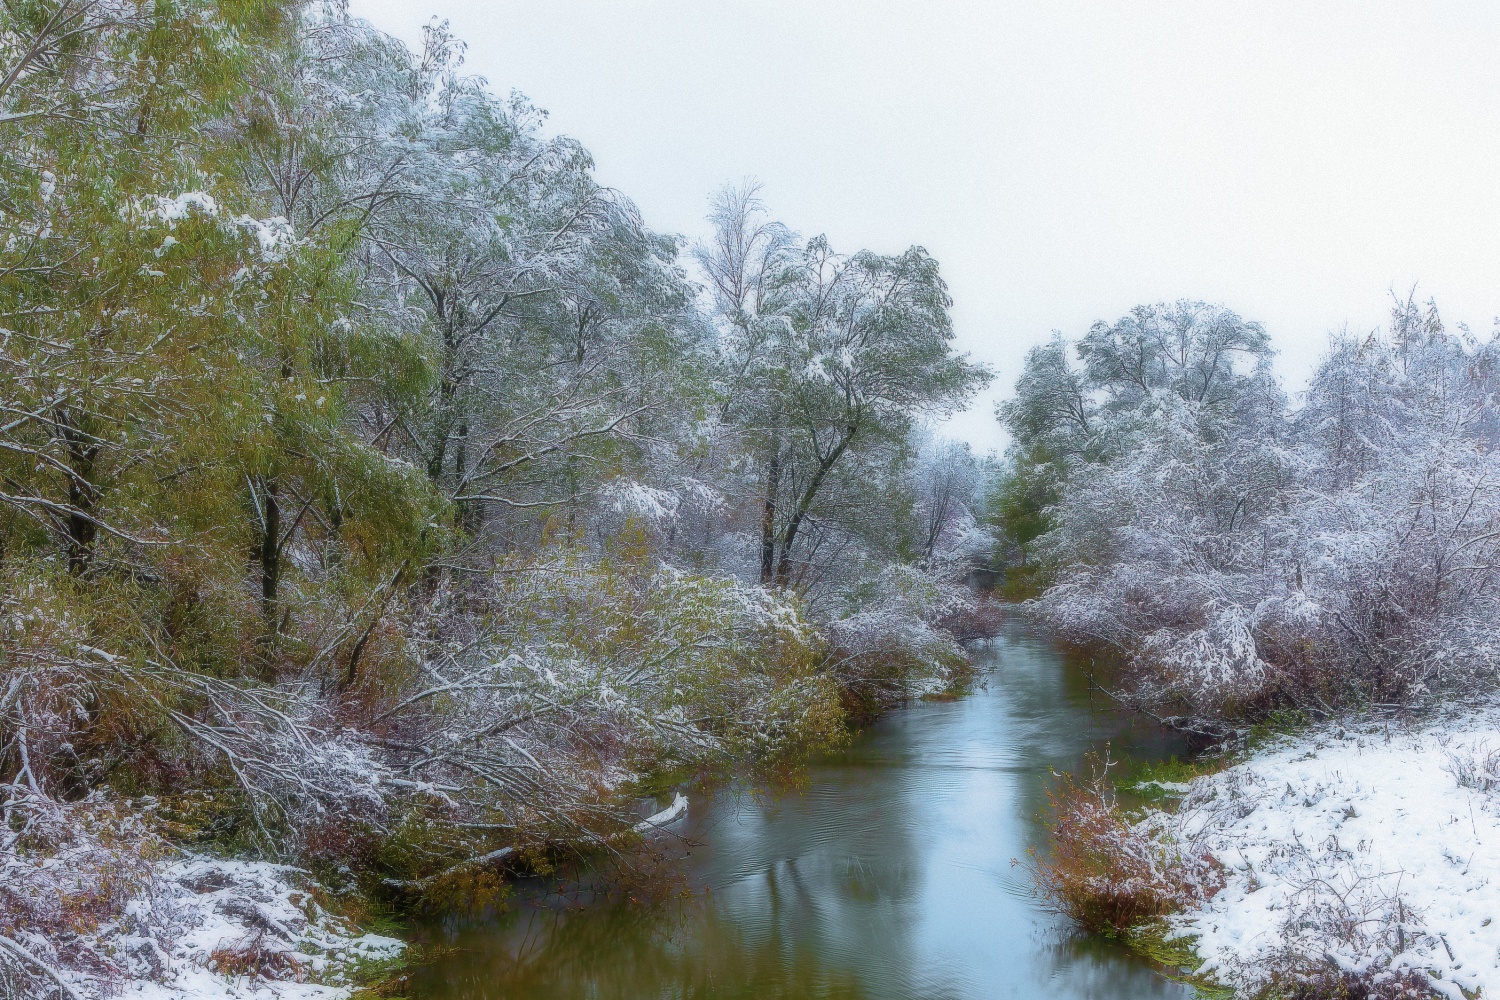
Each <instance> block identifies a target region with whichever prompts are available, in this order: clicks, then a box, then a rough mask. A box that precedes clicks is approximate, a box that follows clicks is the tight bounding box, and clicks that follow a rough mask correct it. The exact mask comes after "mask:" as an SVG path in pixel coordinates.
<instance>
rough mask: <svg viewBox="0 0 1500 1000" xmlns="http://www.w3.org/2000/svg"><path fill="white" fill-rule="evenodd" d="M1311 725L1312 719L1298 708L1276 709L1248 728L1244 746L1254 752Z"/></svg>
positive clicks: (1294, 734)
mask: <svg viewBox="0 0 1500 1000" xmlns="http://www.w3.org/2000/svg"><path fill="white" fill-rule="evenodd" d="M1311 725H1312V719H1310V718H1309V717H1308V715H1307V713H1306V712H1304V711H1302V710H1301V709H1300V708H1282V709H1276V710H1275V711H1272V712H1270V713H1269V714H1267V715H1266V717H1265V718H1264V719H1262V720H1260V721H1259V722H1257V723H1256V724H1255V725H1253V726H1251V727H1250V730H1249V732H1248V733H1247V734H1246V736H1245V745H1246V747H1247V748H1248V749H1250V750H1255V749H1258V748H1260V747H1263V746H1265V745H1266V744H1267V743H1270V742H1272V741H1273V740H1277V739H1280V738H1281V737H1283V736H1296V735H1297V734H1299V733H1301V732H1303V731H1305V730H1306V729H1307V728H1308V727H1309V726H1311Z"/></svg>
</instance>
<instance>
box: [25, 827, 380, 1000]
mask: <svg viewBox="0 0 1500 1000" xmlns="http://www.w3.org/2000/svg"><path fill="white" fill-rule="evenodd" d="M6 875H7V877H8V878H11V880H12V881H20V880H26V879H28V875H29V880H30V881H31V882H34V883H36V884H37V885H38V887H40V886H41V885H43V884H45V885H46V886H47V887H49V888H51V889H53V890H54V891H55V893H56V894H55V895H54V896H52V897H51V898H48V896H47V895H46V894H42V895H39V896H38V897H37V899H36V902H37V906H38V909H39V910H41V909H45V910H50V911H55V913H54V914H52V916H55V918H56V919H54V920H52V921H51V922H50V925H49V924H44V923H37V924H34V925H33V926H30V927H22V928H18V929H16V930H14V931H13V935H12V936H10V937H0V948H3V949H4V951H5V952H6V956H7V958H9V959H11V960H12V963H11V964H10V965H7V966H0V996H4V997H38V998H48V1000H50V998H54V997H56V998H65V1000H82V998H84V997H113V998H116V1000H244V998H248V997H254V998H260V1000H344V998H347V997H349V996H350V995H351V994H352V993H353V992H354V991H355V989H356V987H357V986H358V985H360V984H362V983H363V982H366V981H370V980H373V979H375V978H378V977H379V976H380V974H381V973H382V971H383V970H385V969H387V968H390V967H393V966H394V965H395V964H396V963H398V962H399V961H400V959H401V956H402V954H403V952H404V951H405V947H406V946H405V945H404V943H403V942H401V941H399V940H397V939H395V938H392V937H388V936H385V935H381V934H375V933H368V932H366V931H362V930H361V929H360V928H359V927H357V926H356V925H355V923H354V922H353V921H352V920H350V919H348V918H347V917H344V916H342V915H339V914H337V913H335V912H332V911H331V910H330V909H328V908H325V906H324V905H323V903H326V902H330V901H329V899H328V897H327V896H326V894H324V892H323V891H322V890H321V888H320V887H319V886H318V885H317V884H316V883H315V882H314V881H313V880H312V878H311V877H310V876H309V874H308V873H307V872H304V871H301V870H300V869H297V868H293V867H289V866H286V865H277V864H270V863H266V862H260V861H243V860H226V859H223V858H214V857H207V856H203V855H175V856H169V855H167V854H164V853H160V852H158V851H157V850H152V849H148V850H145V851H134V850H132V851H127V852H117V853H115V854H114V855H110V854H108V853H104V852H101V851H99V850H98V848H97V845H96V844H88V843H83V844H78V845H75V846H74V848H72V849H70V850H64V851H62V852H60V853H59V854H58V855H57V856H56V857H55V858H53V859H52V860H51V861H49V862H47V863H46V864H43V865H41V866H38V868H37V870H36V871H34V872H31V873H16V872H8V873H6ZM110 896H117V897H120V898H116V899H109V898H108V897H110ZM320 900H321V902H320ZM104 910H110V911H114V913H115V915H113V916H111V917H109V918H107V919H101V918H100V917H99V916H98V915H97V913H96V911H104Z"/></svg>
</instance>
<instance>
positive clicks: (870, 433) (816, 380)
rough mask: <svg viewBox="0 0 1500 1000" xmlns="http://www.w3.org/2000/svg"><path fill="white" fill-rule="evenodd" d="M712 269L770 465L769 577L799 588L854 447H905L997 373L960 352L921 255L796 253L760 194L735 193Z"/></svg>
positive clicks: (730, 361)
mask: <svg viewBox="0 0 1500 1000" xmlns="http://www.w3.org/2000/svg"><path fill="white" fill-rule="evenodd" d="M711 221H713V222H714V224H715V235H714V238H713V240H712V242H711V243H710V244H709V245H708V246H706V247H704V248H702V249H701V250H700V252H699V257H700V260H701V261H703V262H704V268H705V270H706V271H707V272H708V273H709V274H710V275H711V280H712V283H713V287H714V291H715V306H716V308H717V310H718V313H719V315H720V317H721V322H722V323H723V325H724V326H725V327H727V328H728V329H729V330H730V331H732V335H731V336H729V337H727V338H726V339H725V341H724V348H725V353H726V358H725V367H726V370H727V379H728V383H729V384H728V385H727V387H726V396H727V398H728V400H729V404H728V409H729V412H730V413H731V414H733V415H734V416H735V417H737V418H738V419H739V420H740V421H741V422H742V423H743V425H744V426H746V427H747V429H748V430H749V431H750V434H751V436H752V438H753V439H754V440H755V441H756V442H757V444H758V446H759V447H758V449H757V450H758V451H759V452H760V454H761V456H762V457H761V465H762V467H763V484H764V485H763V488H764V499H763V510H764V515H763V518H762V523H761V579H762V582H772V581H774V582H775V583H776V584H777V585H779V586H788V585H790V584H791V583H792V582H793V576H794V569H795V566H796V563H797V557H796V552H797V543H798V538H799V536H800V535H801V534H802V532H803V530H804V525H805V524H806V523H807V521H808V518H809V517H810V516H812V515H813V514H814V512H815V510H816V504H817V503H818V501H819V500H820V498H821V497H822V495H823V493H824V490H825V487H826V485H827V484H828V482H829V481H830V478H831V477H833V476H834V475H835V473H836V470H837V469H839V468H840V462H841V460H842V459H844V456H845V455H846V454H847V453H848V452H849V451H850V449H851V448H867V449H877V448H879V447H881V446H883V445H891V444H893V443H894V444H897V446H898V447H899V446H903V445H904V442H905V440H906V435H907V432H908V430H909V428H910V427H911V424H912V421H913V420H915V419H917V418H918V417H922V416H935V415H940V414H943V413H946V412H948V411H950V410H951V409H953V408H955V407H957V406H960V405H962V403H963V402H964V401H965V400H966V399H968V398H969V397H970V396H971V395H972V394H973V393H974V392H975V391H977V389H978V388H979V387H981V386H982V385H984V383H985V382H986V381H987V380H988V378H989V373H988V371H987V370H986V369H984V368H983V366H980V365H976V364H973V363H971V362H970V361H969V360H968V359H967V357H966V356H961V355H956V354H954V353H953V352H952V350H951V348H950V343H951V341H952V338H953V329H952V323H951V321H950V319H949V316H948V307H949V305H950V304H951V303H950V300H949V298H948V292H947V286H946V285H945V284H944V283H943V280H942V277H941V276H940V274H939V272H938V266H937V262H936V261H934V260H933V259H932V258H931V257H930V256H929V255H928V254H927V252H926V251H925V250H923V249H921V248H920V247H912V248H911V249H909V250H907V251H906V252H905V253H902V254H899V255H896V256H892V257H886V256H881V255H879V254H874V253H871V252H868V251H865V252H861V253H858V254H855V255H853V256H848V257H846V256H842V255H839V254H836V253H835V252H834V251H833V249H832V248H831V247H830V246H829V244H828V241H827V240H826V239H824V238H823V237H817V238H814V239H812V240H810V241H808V242H807V243H806V244H803V245H801V246H800V247H797V249H796V252H795V253H794V252H793V250H792V243H791V237H790V235H789V232H788V231H787V230H786V229H785V227H780V226H776V225H775V224H773V223H770V222H768V221H766V220H765V219H764V217H763V210H762V209H761V206H760V204H759V202H758V200H757V199H756V197H755V191H754V189H753V187H752V188H747V189H744V190H741V191H738V192H734V191H730V192H726V193H724V194H721V195H720V197H719V200H718V201H717V202H716V208H715V213H714V215H713V217H712V218H711Z"/></svg>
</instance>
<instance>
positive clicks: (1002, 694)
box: [411, 622, 1194, 1000]
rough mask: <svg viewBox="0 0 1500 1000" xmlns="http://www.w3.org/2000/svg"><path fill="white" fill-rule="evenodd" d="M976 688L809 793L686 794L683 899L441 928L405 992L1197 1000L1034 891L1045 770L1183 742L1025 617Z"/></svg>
mask: <svg viewBox="0 0 1500 1000" xmlns="http://www.w3.org/2000/svg"><path fill="white" fill-rule="evenodd" d="M978 660H979V666H980V681H979V686H978V687H977V689H976V690H975V692H974V693H973V694H971V695H969V696H967V697H964V698H961V699H959V700H957V701H953V702H931V703H928V702H923V703H918V704H915V705H912V706H911V707H909V708H903V709H899V710H897V711H893V712H890V713H889V714H887V715H886V716H885V717H884V718H882V719H881V720H880V721H879V722H877V723H876V724H875V725H874V726H872V727H870V729H869V730H868V731H866V732H865V733H863V734H861V735H860V736H859V737H857V738H856V739H855V740H854V742H853V745H852V746H851V747H850V748H849V750H848V751H847V752H846V753H843V754H840V755H838V756H837V757H835V758H832V759H830V760H827V761H824V762H821V763H818V764H816V765H814V766H813V768H812V770H811V774H810V780H809V782H808V784H807V786H806V787H805V789H804V790H802V791H800V792H790V793H786V794H783V795H780V796H776V797H774V798H770V799H765V798H761V797H755V796H748V795H744V794H734V793H731V792H725V793H722V794H720V795H718V796H716V797H713V798H711V799H708V798H705V799H704V800H702V801H694V802H693V804H692V807H691V809H690V811H689V814H688V816H687V818H686V819H685V820H684V821H682V823H681V824H679V826H678V827H677V828H676V829H678V830H679V832H680V833H681V834H682V835H683V836H684V838H685V840H686V841H687V842H688V843H690V844H691V845H692V846H691V848H690V850H688V853H687V855H686V856H685V857H682V858H681V859H680V860H678V861H676V862H675V863H674V864H673V865H672V866H671V867H672V869H673V870H674V871H677V872H678V874H679V877H680V878H681V880H682V882H681V888H680V891H679V892H678V893H677V894H676V895H675V896H674V897H673V899H672V901H670V902H667V903H664V904H657V905H651V906H647V905H642V904H640V903H632V902H631V901H629V900H620V901H617V902H595V903H593V904H591V905H579V904H578V903H577V899H576V896H574V897H572V898H563V897H561V896H559V895H558V894H557V893H552V894H551V895H542V894H540V893H533V894H531V895H530V896H529V897H528V896H527V894H525V893H523V894H522V896H521V898H520V900H519V901H518V902H517V903H516V905H514V906H513V907H512V908H511V911H510V912H508V913H506V914H505V915H503V916H501V917H500V918H498V919H497V920H494V921H490V922H486V923H483V924H479V925H471V926H466V927H448V928H446V929H438V930H435V931H432V932H430V933H434V934H436V936H437V937H438V938H439V939H440V940H441V942H442V943H444V944H447V945H451V946H452V950H451V951H447V952H446V953H445V954H443V955H442V956H440V957H438V958H436V959H435V960H433V961H432V962H431V963H430V964H427V965H425V966H422V967H420V968H418V969H417V970H416V971H415V973H414V975H413V977H412V982H411V996H412V998H413V1000H553V998H557V1000H561V998H582V997H587V998H598V1000H616V998H618V1000H627V998H628V1000H654V998H689V997H691V998H699V997H702V998H709V997H712V998H745V1000H750V998H754V1000H773V998H796V1000H803V998H814V997H818V998H840V1000H845V998H847V1000H866V998H868V1000H917V998H921V1000H927V998H934V1000H949V998H951V1000H981V998H985V1000H988V998H1001V997H1026V998H1043V997H1045V998H1051V1000H1075V998H1076V1000H1084V998H1087V1000H1141V998H1151V997H1164V998H1165V997H1170V998H1188V997H1192V996H1193V995H1194V994H1193V993H1192V991H1190V990H1189V989H1187V988H1186V987H1183V986H1180V985H1177V984H1175V983H1171V982H1168V981H1167V980H1165V979H1163V978H1162V977H1160V976H1159V975H1158V974H1157V973H1156V972H1154V971H1153V970H1152V969H1150V968H1149V967H1147V966H1146V965H1145V964H1144V963H1142V962H1140V961H1139V960H1137V959H1136V958H1135V957H1134V956H1132V955H1131V954H1130V953H1128V952H1127V951H1125V950H1124V949H1123V948H1121V947H1119V946H1118V945H1115V944H1112V943H1111V942H1108V941H1103V940H1099V939H1091V938H1086V937H1083V936H1081V935H1078V934H1076V933H1074V932H1073V931H1072V930H1071V929H1070V928H1069V927H1068V926H1067V924H1066V921H1064V920H1062V919H1061V918H1059V917H1056V916H1054V915H1052V914H1049V913H1048V912H1046V911H1045V910H1044V909H1043V908H1042V907H1041V906H1039V905H1038V903H1037V901H1036V900H1035V899H1034V898H1033V897H1032V895H1031V893H1030V886H1029V877H1028V875H1027V872H1026V869H1025V868H1024V867H1023V866H1020V865H1013V864H1012V859H1021V858H1024V857H1025V856H1026V851H1027V849H1028V848H1029V847H1031V846H1033V845H1035V844H1037V843H1038V842H1039V841H1040V838H1041V833H1042V831H1041V825H1040V822H1039V819H1038V815H1039V813H1040V811H1041V809H1042V807H1043V805H1044V802H1045V787H1046V781H1047V775H1048V773H1049V771H1050V770H1052V769H1058V770H1061V769H1068V768H1076V767H1078V766H1079V765H1080V764H1081V762H1082V761H1083V758H1084V755H1085V754H1086V753H1088V752H1089V751H1091V750H1098V749H1100V748H1102V747H1103V746H1104V744H1105V742H1106V741H1109V742H1111V743H1112V745H1113V747H1114V748H1115V750H1116V752H1117V753H1118V752H1120V751H1124V752H1128V753H1129V754H1131V755H1132V756H1137V757H1159V756H1161V755H1164V754H1166V753H1168V752H1174V751H1176V752H1180V751H1181V750H1182V749H1183V747H1182V745H1181V743H1180V741H1178V740H1176V739H1174V738H1173V737H1171V736H1170V735H1168V734H1164V733H1162V732H1161V731H1159V730H1158V729H1157V728H1155V727H1154V726H1151V725H1146V724H1143V720H1140V719H1138V718H1134V717H1131V716H1128V715H1125V714H1122V713H1120V712H1117V711H1112V710H1111V709H1110V706H1109V705H1108V704H1106V703H1104V702H1102V701H1101V700H1100V699H1099V698H1098V697H1093V698H1091V697H1090V692H1089V686H1088V684H1087V683H1086V679H1085V677H1084V675H1083V673H1082V672H1081V671H1080V670H1079V669H1078V667H1077V666H1076V665H1075V664H1072V663H1070V662H1068V660H1067V659H1066V658H1065V657H1064V656H1063V655H1062V653H1061V652H1060V651H1059V650H1058V649H1057V647H1056V646H1054V645H1053V644H1052V643H1051V642H1050V641H1049V640H1048V639H1047V638H1046V636H1045V635H1044V634H1043V633H1041V632H1039V631H1037V630H1036V629H1035V628H1033V627H1031V626H1028V625H1026V624H1024V623H1021V622H1015V623H1012V624H1009V625H1008V626H1007V627H1006V629H1005V631H1004V632H1003V634H1002V635H1001V636H1000V637H999V638H997V639H995V640H992V641H990V642H988V643H986V644H985V645H984V646H982V647H980V649H979V651H978Z"/></svg>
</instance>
